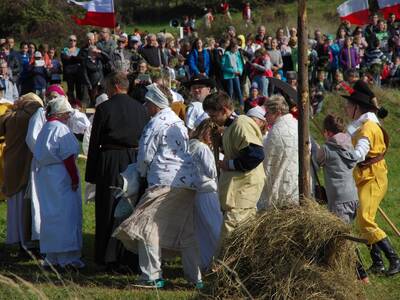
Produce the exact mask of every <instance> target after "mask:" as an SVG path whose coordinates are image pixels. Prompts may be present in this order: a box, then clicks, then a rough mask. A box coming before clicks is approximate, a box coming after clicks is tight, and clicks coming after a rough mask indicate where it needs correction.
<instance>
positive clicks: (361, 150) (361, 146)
mask: <svg viewBox="0 0 400 300" xmlns="http://www.w3.org/2000/svg"><path fill="white" fill-rule="evenodd" d="M370 149H371V145H370V143H369V140H368V139H367V138H366V137H362V138H360V139H359V140H358V142H357V144H356V146H355V147H354V152H355V154H356V158H357V161H358V162H361V161H364V160H365V157H366V156H367V154H368V152H369V150H370Z"/></svg>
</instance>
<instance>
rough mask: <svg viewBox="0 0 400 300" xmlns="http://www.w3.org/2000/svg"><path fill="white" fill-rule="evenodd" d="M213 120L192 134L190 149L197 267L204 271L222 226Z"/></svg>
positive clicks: (214, 249) (213, 252) (211, 257)
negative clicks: (193, 189)
mask: <svg viewBox="0 0 400 300" xmlns="http://www.w3.org/2000/svg"><path fill="white" fill-rule="evenodd" d="M212 128H213V122H212V121H211V120H210V119H205V120H204V121H203V122H201V123H200V125H199V126H198V127H197V128H196V130H195V131H194V132H193V134H192V139H191V140H190V142H189V152H190V154H191V155H192V159H193V163H194V165H195V168H196V169H195V170H196V173H195V178H196V179H195V182H196V186H197V193H196V199H195V211H194V227H195V232H196V237H197V243H198V245H199V248H200V259H201V265H200V268H201V270H202V271H207V270H208V269H209V268H210V265H211V262H212V259H213V256H214V255H215V254H216V251H217V248H218V244H219V239H220V235H221V228H222V212H221V206H220V204H219V198H218V184H217V180H218V179H217V168H216V166H215V159H214V155H213V153H212V151H211V149H210V147H209V145H211V143H212V142H211V130H212Z"/></svg>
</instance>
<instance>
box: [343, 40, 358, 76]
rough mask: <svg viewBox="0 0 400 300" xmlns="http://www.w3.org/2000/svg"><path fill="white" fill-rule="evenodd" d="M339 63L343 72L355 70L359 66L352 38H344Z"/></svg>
mask: <svg viewBox="0 0 400 300" xmlns="http://www.w3.org/2000/svg"><path fill="white" fill-rule="evenodd" d="M339 61H340V67H341V68H342V70H343V72H346V71H347V70H353V69H356V68H357V67H358V65H359V64H360V58H359V56H358V53H357V49H356V48H354V47H353V38H352V37H346V39H345V44H344V46H343V48H342V50H341V51H340V57H339Z"/></svg>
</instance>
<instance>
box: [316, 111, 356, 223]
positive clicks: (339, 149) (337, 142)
mask: <svg viewBox="0 0 400 300" xmlns="http://www.w3.org/2000/svg"><path fill="white" fill-rule="evenodd" d="M345 131H346V127H345V124H344V122H343V120H342V119H341V118H339V117H335V116H333V115H328V116H326V118H325V120H324V135H325V138H326V142H325V144H323V145H322V146H321V147H320V148H319V149H318V151H317V163H318V164H319V166H321V167H323V170H324V179H325V185H326V194H327V198H328V209H329V211H331V212H332V213H334V214H335V215H337V216H338V217H339V218H341V219H342V220H343V221H345V222H346V223H351V222H352V221H353V220H354V218H355V215H356V210H357V205H358V194H357V188H356V184H355V182H354V178H353V169H354V167H355V166H356V164H357V158H356V156H355V153H354V148H353V144H352V143H351V137H350V135H348V134H347V133H346V132H345Z"/></svg>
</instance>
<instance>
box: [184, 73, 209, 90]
mask: <svg viewBox="0 0 400 300" xmlns="http://www.w3.org/2000/svg"><path fill="white" fill-rule="evenodd" d="M184 85H185V86H186V87H187V88H189V89H190V87H191V86H192V85H205V86H208V87H210V88H214V87H215V81H214V80H212V79H211V78H208V77H207V76H204V75H198V76H195V77H193V78H192V79H191V80H189V81H186V82H185V83H184Z"/></svg>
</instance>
